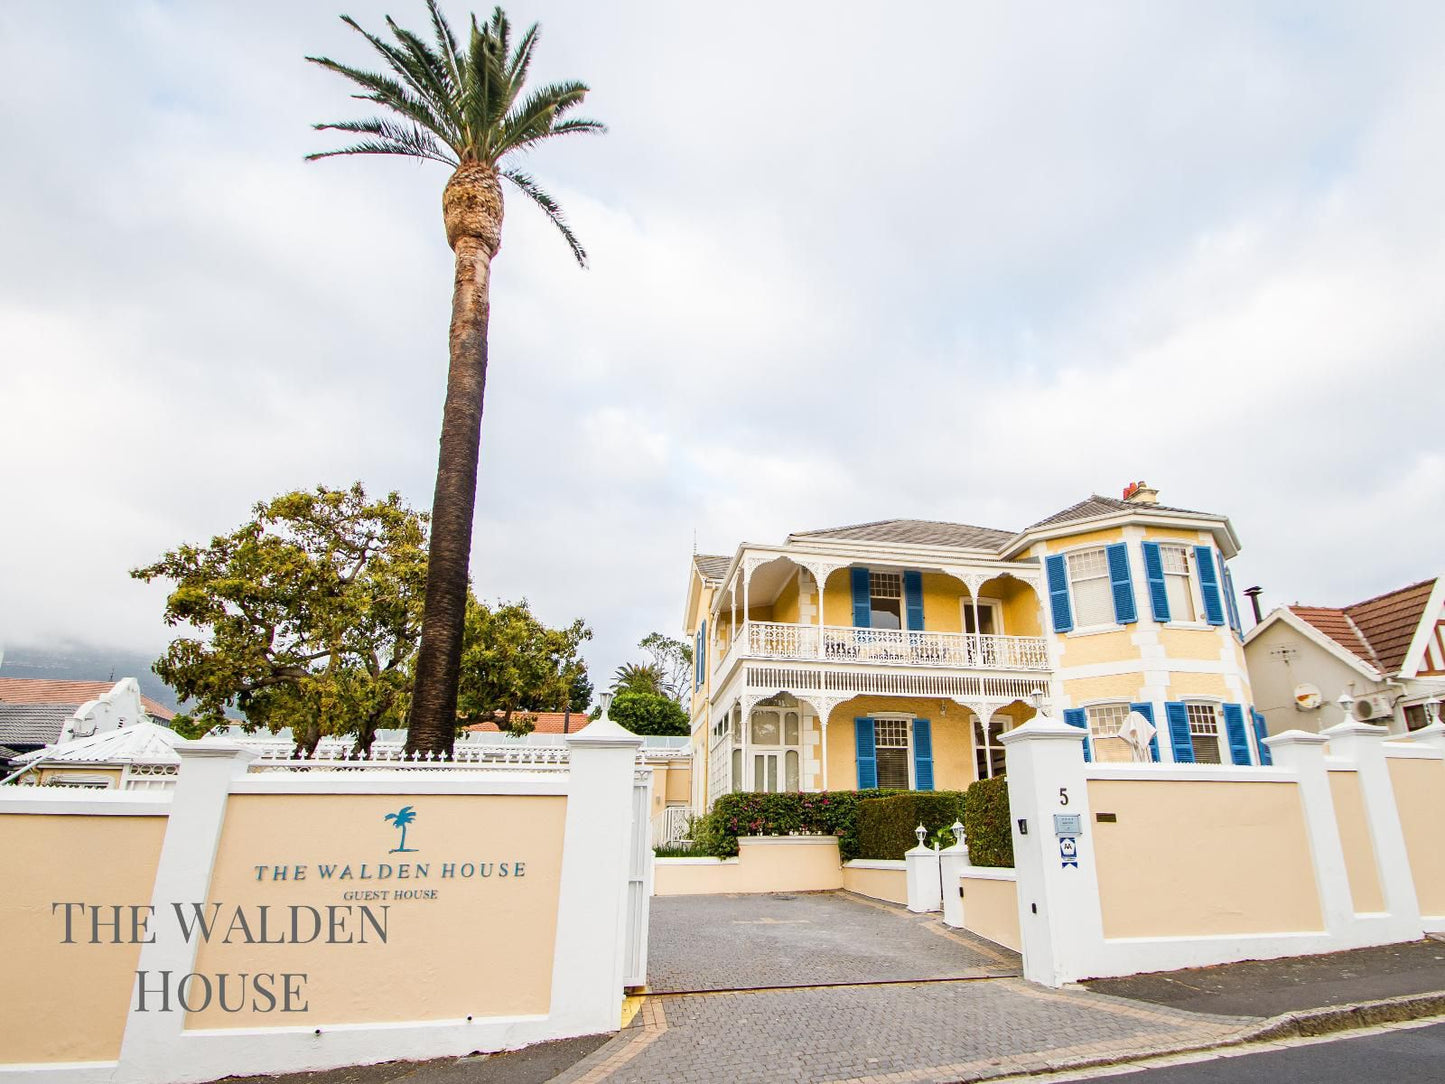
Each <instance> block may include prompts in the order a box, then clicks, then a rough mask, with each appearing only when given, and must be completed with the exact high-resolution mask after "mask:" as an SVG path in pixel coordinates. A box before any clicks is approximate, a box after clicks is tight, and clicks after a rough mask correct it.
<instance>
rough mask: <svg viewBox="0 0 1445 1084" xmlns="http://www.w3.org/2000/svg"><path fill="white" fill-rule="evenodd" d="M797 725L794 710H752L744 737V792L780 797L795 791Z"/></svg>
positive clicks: (798, 724) (798, 754)
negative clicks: (746, 783)
mask: <svg viewBox="0 0 1445 1084" xmlns="http://www.w3.org/2000/svg"><path fill="white" fill-rule="evenodd" d="M800 722H801V720H800V718H799V715H798V711H797V709H796V708H792V709H790V708H754V709H753V717H752V720H751V732H750V733H749V735H748V737H749V738H750V739H751V740H750V742H749V749H748V765H747V768H748V776H749V778H748V785H747V789H748V790H751V791H756V792H758V793H761V794H780V793H782V792H784V791H788V792H794V791H796V790H797V789H798V771H799V766H800V765H799V758H800V753H801V751H800V749H799V746H800V745H801V740H800V739H801V733H800V731H801V726H800Z"/></svg>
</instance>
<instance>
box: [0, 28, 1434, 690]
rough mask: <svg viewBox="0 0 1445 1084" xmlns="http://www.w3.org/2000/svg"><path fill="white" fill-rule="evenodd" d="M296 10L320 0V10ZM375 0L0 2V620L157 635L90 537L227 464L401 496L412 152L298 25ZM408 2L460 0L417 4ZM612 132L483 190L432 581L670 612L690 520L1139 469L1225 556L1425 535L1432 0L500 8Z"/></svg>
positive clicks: (815, 511) (125, 536)
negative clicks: (465, 519)
mask: <svg viewBox="0 0 1445 1084" xmlns="http://www.w3.org/2000/svg"><path fill="white" fill-rule="evenodd" d="M338 2H345V4H346V6H345V7H344V8H342V7H338V6H337V4H338ZM341 10H345V11H348V12H349V13H350V14H352V15H354V16H355V17H356V18H357V19H358V20H359V21H360V22H361V23H362V24H363V25H366V26H369V27H376V28H379V27H380V26H381V24H382V19H381V17H382V15H383V14H384V13H385V12H388V11H390V12H391V13H392V14H394V15H395V16H397V18H398V19H399V20H400V21H401V22H402V23H404V24H410V25H414V26H417V27H421V26H423V25H424V23H425V14H424V9H423V5H422V4H421V2H420V0H388V2H387V3H385V4H378V3H374V2H372V0H365V2H358V3H351V2H350V0H324V2H317V0H306V2H304V3H300V2H296V3H290V2H288V3H279V2H267V3H262V2H253V3H246V4H238V3H230V2H228V3H198V2H186V3H164V4H162V3H151V4H125V3H118V2H117V3H110V2H107V3H94V4H81V3H64V4H58V3H54V2H51V0H18V2H17V0H8V2H7V3H5V4H4V5H3V6H0V130H3V131H4V133H5V138H4V150H3V152H0V154H3V159H0V216H3V218H0V221H3V223H4V226H3V232H0V406H3V415H0V416H3V424H0V471H3V474H0V479H3V481H0V485H3V494H4V499H3V502H0V507H3V509H4V511H3V513H0V639H3V640H4V641H6V642H9V643H10V644H12V645H17V644H26V645H34V644H38V643H45V642H50V641H61V640H65V639H72V640H81V641H87V642H90V643H94V644H99V645H117V646H125V647H127V648H140V649H143V650H156V651H159V650H161V649H162V648H163V647H164V645H165V644H166V643H167V641H168V639H169V637H168V632H167V630H166V628H165V627H164V626H163V625H162V624H161V622H160V613H161V608H162V603H163V598H164V588H163V587H161V586H160V585H153V586H150V587H147V586H145V585H141V584H137V583H135V582H133V581H131V580H129V579H128V578H127V575H126V572H127V569H129V568H131V567H133V566H136V565H138V564H141V563H144V562H147V561H150V560H152V559H154V558H155V557H157V556H158V555H159V554H160V553H161V552H163V551H164V550H166V549H167V548H170V547H172V546H174V545H176V544H178V543H180V542H182V541H191V542H204V541H205V540H206V539H208V538H209V537H210V536H211V535H212V534H214V533H219V532H222V531H227V530H230V529H232V528H233V527H235V526H236V525H238V524H239V523H241V522H242V521H244V519H245V518H247V515H248V509H249V507H250V505H251V504H252V503H253V502H255V501H256V500H258V499H261V498H267V497H270V496H272V495H275V494H277V493H280V492H284V491H286V490H289V489H294V488H299V487H309V486H312V485H315V484H316V483H326V484H329V485H333V486H342V485H346V484H349V483H350V482H352V481H353V480H356V479H360V480H362V481H363V482H364V483H365V484H366V486H367V487H368V489H370V490H372V491H374V492H377V493H381V492H384V491H386V490H389V489H397V490H399V491H400V492H401V493H402V494H403V495H404V497H405V498H406V499H407V500H408V501H409V502H410V503H412V504H413V505H414V506H416V507H419V508H426V507H427V506H428V505H429V502H430V499H431V491H432V482H433V477H434V474H433V472H434V470H435V456H436V439H437V433H438V427H439V421H440V411H441V400H442V394H443V390H444V375H445V367H446V361H447V337H446V331H447V319H448V313H449V304H450V282H451V273H452V261H451V253H450V251H449V250H448V248H447V246H446V242H445V238H444V235H443V230H442V221H441V214H440V194H441V189H442V186H443V184H444V183H445V180H446V172H445V169H444V168H443V167H441V166H437V165H434V164H424V165H415V164H411V163H407V162H403V161H401V160H390V159H381V158H351V159H341V160H332V161H328V162H323V163H319V164H308V163H305V162H303V161H302V156H303V155H304V154H306V153H307V152H309V151H314V150H318V149H323V148H326V147H330V146H334V145H336V143H335V141H334V140H333V139H332V137H331V136H330V135H328V134H327V133H317V132H313V131H311V130H310V128H309V125H310V123H311V122H313V121H318V120H339V119H346V118H351V117H356V116H359V115H362V114H363V112H364V105H365V103H358V102H353V101H351V100H350V99H349V98H348V97H347V85H346V84H344V83H343V81H342V80H340V79H339V78H338V77H336V76H334V75H331V74H330V73H327V72H325V71H322V70H320V69H318V68H316V67H314V66H312V65H308V64H306V63H304V62H303V60H302V57H303V56H304V55H305V54H307V53H323V54H328V55H331V56H333V57H335V58H337V59H341V60H346V61H351V62H356V63H360V64H362V65H363V66H372V60H371V58H370V57H369V56H368V51H369V50H368V47H367V46H366V44H365V43H364V42H363V41H362V40H361V39H359V38H358V37H357V36H356V35H355V34H353V33H352V32H351V31H349V30H347V29H346V28H345V27H344V26H343V25H342V24H341V22H340V21H339V20H338V19H337V18H336V15H337V13H338V12H339V11H341ZM447 10H448V11H449V12H450V13H451V14H452V17H453V19H454V20H456V21H461V20H463V19H464V18H465V12H466V8H464V7H462V6H461V5H459V4H455V3H448V4H447ZM511 15H512V17H513V20H514V22H517V23H522V22H526V21H530V20H533V19H537V20H540V21H541V22H542V24H543V39H542V43H541V46H540V49H539V53H538V60H537V64H536V69H535V70H536V71H537V73H538V75H539V76H540V77H541V78H563V77H569V78H570V77H576V78H580V79H583V80H585V81H586V82H588V83H589V84H590V85H591V86H592V87H593V93H592V95H591V96H590V97H589V99H588V102H587V110H586V112H587V113H588V114H590V115H592V116H595V117H597V118H599V119H601V120H603V121H605V122H606V123H608V124H609V125H610V126H611V133H610V134H609V135H607V136H605V137H603V138H601V139H587V138H582V137H577V138H575V141H573V142H570V143H565V142H564V143H562V144H559V145H557V146H554V147H549V148H546V149H544V150H541V151H539V152H537V153H536V154H535V155H534V156H532V158H531V160H530V161H529V162H528V168H530V169H531V170H532V171H533V172H534V173H535V174H536V175H537V176H538V177H539V179H541V180H542V181H543V182H544V183H545V184H546V185H547V186H548V187H549V188H550V189H551V190H552V192H553V193H554V194H555V195H556V196H558V198H559V199H560V200H561V201H562V203H563V204H564V206H565V207H566V208H567V210H568V211H569V213H570V215H571V217H572V219H573V220H574V223H575V225H576V227H577V230H578V232H579V233H580V234H581V236H582V238H583V240H584V242H585V244H586V245H587V247H588V249H589V250H590V252H591V254H592V258H593V260H592V268H591V270H589V271H586V272H582V271H580V270H578V269H577V267H576V266H575V265H574V264H573V263H572V262H571V258H570V256H569V254H568V252H567V249H566V247H565V245H564V244H563V242H562V241H561V239H560V238H559V237H557V236H556V235H555V234H554V233H553V232H552V230H551V227H550V226H549V225H548V224H547V223H546V222H545V221H544V220H543V219H542V217H541V215H540V214H539V213H537V212H536V211H535V210H534V209H533V208H532V207H531V206H529V205H524V203H523V202H522V200H521V199H520V198H512V199H511V201H510V203H509V205H508V215H507V220H506V227H505V233H504V240H503V246H502V251H501V254H500V256H499V258H498V261H497V263H496V264H495V265H494V271H495V279H494V283H495V285H494V289H493V306H492V324H491V370H490V380H489V386H488V388H487V402H486V415H485V420H484V433H483V442H482V466H481V485H480V492H479V494H478V508H479V512H478V518H477V531H476V540H475V543H474V550H473V559H472V574H473V578H474V581H475V585H476V589H477V591H478V593H479V594H480V595H482V596H483V597H489V598H495V597H502V598H516V597H520V596H526V597H528V598H529V599H531V601H532V602H533V604H534V606H535V608H536V609H537V610H538V611H539V612H540V613H541V615H542V616H543V617H544V618H546V619H547V620H549V621H552V622H558V623H560V622H564V621H567V620H570V619H571V618H573V617H578V616H580V617H584V618H586V619H587V621H588V622H589V623H590V624H591V625H592V626H593V628H594V629H595V630H596V634H597V638H596V640H595V641H594V643H593V645H592V648H591V651H590V656H591V660H592V662H593V665H594V668H595V669H597V670H600V671H602V672H603V673H605V672H606V671H610V670H611V669H612V668H613V667H614V666H615V665H617V663H618V662H620V661H622V660H623V659H624V658H626V657H628V656H629V654H630V648H631V645H632V644H633V643H635V642H636V641H637V639H638V638H639V637H641V636H642V635H643V634H645V633H647V632H648V631H650V630H652V629H660V630H662V631H665V632H668V633H672V634H674V635H676V634H678V633H679V632H680V629H679V625H680V623H681V619H682V603H683V592H684V588H685V585H686V576H687V569H688V560H689V554H690V553H691V551H692V548H693V540H694V537H696V540H697V545H698V547H699V548H700V549H701V550H703V551H705V552H731V551H732V550H733V549H734V548H735V547H736V545H737V543H738V542H740V541H742V540H750V541H778V540H781V538H782V537H783V536H784V535H786V534H787V533H788V532H789V531H792V530H803V529H810V528H818V527H825V526H834V525H839V524H844V523H852V522H858V521H865V520H874V519H883V518H891V517H918V518H926V519H941V520H951V521H960V522H966V523H976V524H981V525H983V526H991V527H1001V528H1010V529H1013V528H1018V527H1022V526H1024V525H1026V524H1028V523H1031V522H1033V521H1034V520H1036V519H1039V518H1042V517H1043V516H1045V515H1047V514H1049V513H1051V512H1053V511H1055V510H1057V509H1058V508H1061V507H1063V506H1065V505H1067V504H1070V503H1073V502H1074V501H1076V500H1079V499H1081V498H1083V497H1085V496H1087V495H1088V494H1089V493H1091V492H1099V493H1105V494H1115V495H1117V494H1118V492H1119V491H1120V489H1121V488H1122V487H1123V485H1124V484H1125V483H1126V482H1128V481H1130V480H1131V479H1146V480H1147V481H1148V482H1150V483H1151V484H1153V485H1155V486H1157V487H1158V488H1159V490H1160V494H1161V499H1162V500H1163V501H1164V502H1165V503H1168V504H1178V505H1184V506H1186V507H1192V508H1201V509H1207V510H1210V511H1219V512H1224V513H1226V514H1228V515H1229V516H1230V517H1231V518H1232V519H1233V521H1234V524H1235V527H1236V529H1237V530H1238V532H1239V534H1240V537H1241V538H1242V540H1243V544H1244V551H1243V553H1242V554H1241V556H1240V557H1239V558H1238V560H1237V562H1236V569H1237V572H1236V576H1235V580H1236V583H1238V584H1239V585H1240V586H1241V587H1243V586H1245V585H1246V584H1248V583H1256V582H1257V583H1260V584H1262V585H1263V587H1264V589H1265V602H1266V603H1267V604H1269V605H1274V604H1278V603H1281V602H1290V601H1295V600H1304V601H1310V602H1316V603H1321V604H1343V603H1346V602H1350V601H1354V600H1356V599H1359V598H1362V597H1365V596H1368V595H1371V594H1375V593H1378V592H1381V591H1384V590H1388V589H1390V588H1392V587H1395V586H1399V585H1402V584H1405V583H1409V582H1412V581H1414V580H1418V579H1422V578H1424V577H1426V576H1432V575H1434V574H1436V573H1438V572H1441V571H1442V567H1441V561H1440V553H1441V544H1440V540H1441V533H1442V527H1445V516H1442V514H1441V513H1442V508H1445V428H1442V403H1445V375H1442V361H1445V213H1442V206H1445V205H1442V198H1445V197H1442V193H1445V65H1442V63H1441V57H1442V56H1445V5H1441V4H1438V3H1428V2H1423V3H1418V4H1408V3H1391V4H1388V5H1366V4H1358V3H1348V4H1346V3H1341V4H1325V3H1299V4H1274V5H1262V4H1257V3H1240V4H1224V3H1214V4H1185V3H1179V4H1173V5H1166V4H1160V3H1142V2H1141V3H1133V4H1130V3H1112V4H1092V5H1071V4H1056V3H1055V4H1039V5H1031V4H1023V3H1009V4H994V5H989V6H984V5H979V4H954V3H949V4H944V3H937V4H915V5H909V4H896V3H895V4H890V5H878V4H844V3H836V2H830V3H812V4H804V3H789V4H786V5H783V4H776V3H760V4H744V3H732V4H727V5H721V6H719V5H702V4H695V3H690V4H674V3H663V2H661V0H658V2H654V3H646V4H643V3H630V4H617V3H605V4H598V3H583V2H577V3H527V4H517V5H514V6H513V7H512V9H511Z"/></svg>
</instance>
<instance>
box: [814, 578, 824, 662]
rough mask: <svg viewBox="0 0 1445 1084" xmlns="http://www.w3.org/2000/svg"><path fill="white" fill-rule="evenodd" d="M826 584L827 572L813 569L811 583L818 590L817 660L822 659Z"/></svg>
mask: <svg viewBox="0 0 1445 1084" xmlns="http://www.w3.org/2000/svg"><path fill="white" fill-rule="evenodd" d="M827 582H828V573H827V572H824V571H821V570H819V569H814V570H813V583H814V585H816V586H817V588H818V658H820V659H821V658H823V657H824V652H823V636H824V631H823V630H824V628H825V627H826V626H825V625H824V623H823V594H824V588H825V585H826V584H827Z"/></svg>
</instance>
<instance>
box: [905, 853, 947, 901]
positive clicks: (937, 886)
mask: <svg viewBox="0 0 1445 1084" xmlns="http://www.w3.org/2000/svg"><path fill="white" fill-rule="evenodd" d="M938 854H939V852H938V851H935V850H934V849H933V848H932V847H925V846H924V845H923V844H922V843H920V844H919V845H918V846H917V847H913V848H912V849H910V850H908V851H905V852H904V854H903V861H904V864H905V866H906V867H907V878H908V909H909V910H910V911H913V912H915V913H917V914H924V913H926V912H929V911H940V910H942V909H943V893H942V889H941V886H942V881H941V880H940V876H939V872H938Z"/></svg>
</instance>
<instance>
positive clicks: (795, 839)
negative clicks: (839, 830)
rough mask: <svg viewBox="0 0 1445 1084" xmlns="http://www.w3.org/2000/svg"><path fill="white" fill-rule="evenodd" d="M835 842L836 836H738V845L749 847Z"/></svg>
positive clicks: (813, 844) (814, 844)
mask: <svg viewBox="0 0 1445 1084" xmlns="http://www.w3.org/2000/svg"><path fill="white" fill-rule="evenodd" d="M837 842H838V837H837V836H738V846H739V847H741V846H742V845H743V844H744V843H746V844H747V845H748V846H750V847H800V846H816V845H817V844H820V843H837Z"/></svg>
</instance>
